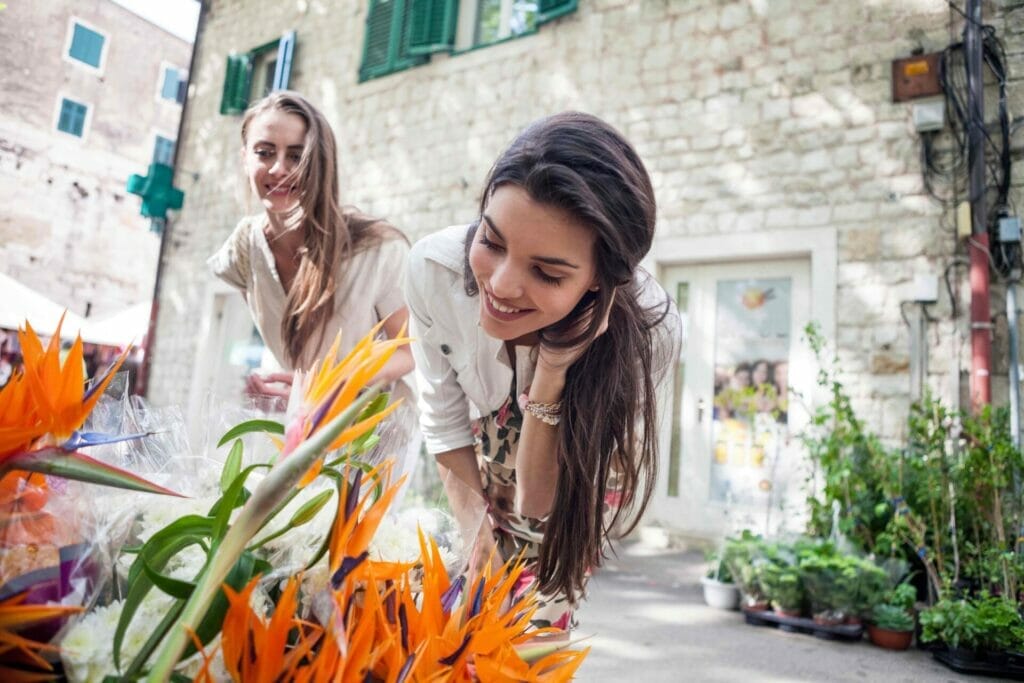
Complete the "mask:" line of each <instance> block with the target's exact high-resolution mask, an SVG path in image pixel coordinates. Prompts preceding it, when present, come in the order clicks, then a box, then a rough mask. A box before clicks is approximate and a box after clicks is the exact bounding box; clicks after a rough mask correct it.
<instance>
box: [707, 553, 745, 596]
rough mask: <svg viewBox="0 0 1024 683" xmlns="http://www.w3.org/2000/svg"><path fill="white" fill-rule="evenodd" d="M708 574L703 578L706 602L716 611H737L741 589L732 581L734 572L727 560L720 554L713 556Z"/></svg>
mask: <svg viewBox="0 0 1024 683" xmlns="http://www.w3.org/2000/svg"><path fill="white" fill-rule="evenodd" d="M710 559H711V564H710V566H709V567H708V570H707V573H706V574H705V575H704V576H703V577H701V580H700V583H701V586H702V587H703V589H704V602H705V603H707V605H708V606H709V607H714V608H716V609H730V610H731V609H736V608H738V607H739V604H740V589H739V588H737V587H736V584H735V583H734V582H733V580H732V572H731V571H730V570H729V565H728V564H726V562H725V559H724V558H723V557H721V556H719V555H718V554H713V555H712V556H711V558H710Z"/></svg>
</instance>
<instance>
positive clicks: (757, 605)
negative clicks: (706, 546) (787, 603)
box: [722, 530, 768, 611]
mask: <svg viewBox="0 0 1024 683" xmlns="http://www.w3.org/2000/svg"><path fill="white" fill-rule="evenodd" d="M764 549H765V543H764V541H763V540H762V539H761V537H760V536H756V535H755V534H752V533H751V532H750V531H746V530H745V531H743V533H741V534H740V535H739V536H735V537H733V538H728V539H726V541H725V547H724V548H723V549H722V560H723V562H724V563H725V566H726V567H728V568H729V573H730V574H731V575H732V579H733V581H734V582H735V583H736V586H737V588H739V591H740V602H741V605H742V607H743V609H744V610H747V611H761V610H766V609H768V598H767V597H765V592H764V587H763V586H762V583H761V570H760V566H759V564H760V563H755V561H754V560H755V559H756V558H761V557H763V555H764Z"/></svg>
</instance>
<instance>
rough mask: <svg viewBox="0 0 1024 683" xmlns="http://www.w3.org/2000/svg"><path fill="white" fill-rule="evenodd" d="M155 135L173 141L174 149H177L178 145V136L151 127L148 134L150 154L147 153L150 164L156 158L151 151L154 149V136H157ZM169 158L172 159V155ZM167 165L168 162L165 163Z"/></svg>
mask: <svg viewBox="0 0 1024 683" xmlns="http://www.w3.org/2000/svg"><path fill="white" fill-rule="evenodd" d="M157 136H160V137H162V138H164V139H165V140H170V141H171V142H173V143H174V147H175V149H177V147H178V138H177V137H175V136H174V134H173V133H168V132H167V131H165V130H161V129H159V128H154V129H152V130H151V131H150V135H149V152H150V154H149V163H150V164H152V163H154V162H155V161H156V159H154V158H153V152H155V151H156V138H157ZM171 160H172V161H173V157H172V159H171ZM167 165H168V166H170V164H167Z"/></svg>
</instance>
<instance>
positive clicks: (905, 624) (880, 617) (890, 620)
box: [871, 603, 914, 631]
mask: <svg viewBox="0 0 1024 683" xmlns="http://www.w3.org/2000/svg"><path fill="white" fill-rule="evenodd" d="M871 621H872V623H874V625H875V626H877V627H878V628H884V629H886V630H888V631H913V630H914V616H913V615H912V614H910V613H909V612H907V610H905V609H903V608H902V607H901V606H899V605H891V604H888V603H883V604H881V605H875V608H874V609H873V610H872V612H871Z"/></svg>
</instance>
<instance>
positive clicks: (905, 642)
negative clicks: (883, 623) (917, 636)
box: [868, 624, 914, 650]
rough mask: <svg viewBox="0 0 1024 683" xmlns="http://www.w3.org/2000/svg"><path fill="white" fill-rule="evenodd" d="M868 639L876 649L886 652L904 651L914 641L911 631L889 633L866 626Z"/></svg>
mask: <svg viewBox="0 0 1024 683" xmlns="http://www.w3.org/2000/svg"><path fill="white" fill-rule="evenodd" d="M868 638H870V639H871V642H872V643H874V644H875V645H877V646H878V647H881V648H884V649H886V650H906V649H907V648H908V647H910V642H911V641H912V640H913V639H914V632H913V631H890V630H889V629H887V628H879V627H877V626H875V625H874V624H868Z"/></svg>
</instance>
